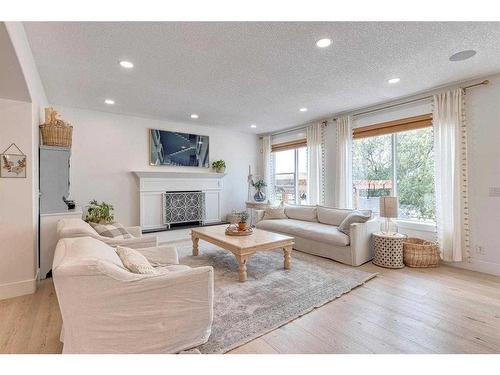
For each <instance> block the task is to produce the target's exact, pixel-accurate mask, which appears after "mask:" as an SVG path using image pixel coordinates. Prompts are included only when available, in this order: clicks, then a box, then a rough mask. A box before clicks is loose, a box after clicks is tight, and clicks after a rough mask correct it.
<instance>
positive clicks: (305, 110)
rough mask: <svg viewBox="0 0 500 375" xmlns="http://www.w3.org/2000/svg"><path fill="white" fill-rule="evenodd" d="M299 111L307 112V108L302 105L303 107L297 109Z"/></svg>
mask: <svg viewBox="0 0 500 375" xmlns="http://www.w3.org/2000/svg"><path fill="white" fill-rule="evenodd" d="M299 111H300V112H307V108H305V107H304V108H301V109H299Z"/></svg>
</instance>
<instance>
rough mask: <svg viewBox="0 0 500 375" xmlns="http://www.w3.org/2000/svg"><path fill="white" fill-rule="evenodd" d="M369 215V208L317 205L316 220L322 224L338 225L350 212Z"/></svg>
mask: <svg viewBox="0 0 500 375" xmlns="http://www.w3.org/2000/svg"><path fill="white" fill-rule="evenodd" d="M355 211H356V212H358V213H360V214H361V215H365V216H368V218H370V217H371V215H372V211H371V210H351V209H349V208H334V207H324V206H318V221H319V222H320V223H323V224H329V225H335V226H336V227H338V226H339V225H340V224H342V221H344V219H345V218H346V217H347V216H348V215H349V214H350V213H352V212H355Z"/></svg>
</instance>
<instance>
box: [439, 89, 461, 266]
mask: <svg viewBox="0 0 500 375" xmlns="http://www.w3.org/2000/svg"><path fill="white" fill-rule="evenodd" d="M463 99H464V98H463V90H462V89H456V90H453V91H446V92H443V93H440V94H437V95H434V97H433V101H434V103H433V104H434V108H433V114H432V120H433V127H434V166H435V195H436V225H437V240H438V243H439V246H440V248H441V252H442V257H443V259H444V260H445V261H454V262H459V261H462V260H463V259H464V257H466V256H468V247H469V246H468V244H469V243H468V235H469V228H468V218H467V216H468V212H467V134H466V128H465V121H464V112H463V110H464V106H463Z"/></svg>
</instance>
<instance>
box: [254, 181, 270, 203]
mask: <svg viewBox="0 0 500 375" xmlns="http://www.w3.org/2000/svg"><path fill="white" fill-rule="evenodd" d="M252 186H253V187H254V188H255V190H256V191H255V195H254V196H253V199H254V200H255V201H256V202H264V201H265V200H266V195H265V194H264V193H263V192H262V189H263V188H264V187H266V186H267V184H266V182H265V181H264V180H263V179H258V180H257V181H255V182H253V181H252Z"/></svg>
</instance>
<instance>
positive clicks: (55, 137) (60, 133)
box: [40, 108, 73, 148]
mask: <svg viewBox="0 0 500 375" xmlns="http://www.w3.org/2000/svg"><path fill="white" fill-rule="evenodd" d="M58 116H59V114H58V113H57V112H56V111H54V109H53V108H45V124H42V125H40V131H41V134H42V144H43V145H46V146H59V147H69V148H71V142H72V137H73V127H72V126H71V125H69V124H68V123H66V122H64V121H62V120H59V119H58V118H57V117H58Z"/></svg>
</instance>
